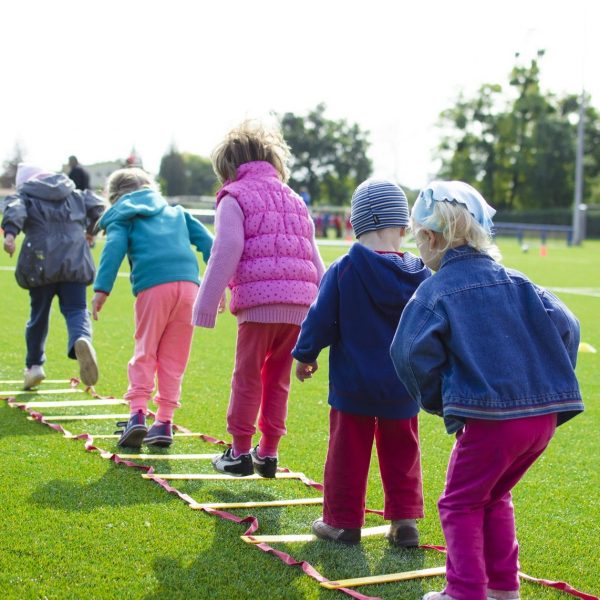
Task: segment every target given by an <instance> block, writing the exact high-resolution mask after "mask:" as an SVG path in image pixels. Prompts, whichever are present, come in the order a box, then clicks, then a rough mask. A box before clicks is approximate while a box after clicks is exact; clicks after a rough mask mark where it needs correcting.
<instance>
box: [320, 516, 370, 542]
mask: <svg viewBox="0 0 600 600" xmlns="http://www.w3.org/2000/svg"><path fill="white" fill-rule="evenodd" d="M312 532H313V533H314V534H315V535H316V536H317V537H318V538H320V539H322V540H331V541H332V542H341V543H342V544H360V527H357V528H356V529H338V528H337V527H332V526H331V525H327V523H325V521H323V519H317V520H316V521H315V522H314V523H313V524H312Z"/></svg>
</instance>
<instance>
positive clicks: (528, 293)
mask: <svg viewBox="0 0 600 600" xmlns="http://www.w3.org/2000/svg"><path fill="white" fill-rule="evenodd" d="M578 346H579V323H578V322H577V319H576V318H575V317H574V316H573V314H572V313H571V311H569V309H568V308H567V307H566V306H565V305H564V304H563V303H562V302H561V301H560V300H559V299H558V298H556V297H555V296H554V295H552V294H551V293H550V292H548V291H547V290H544V289H542V288H540V287H538V286H536V285H534V284H533V283H532V282H531V281H530V280H529V279H528V278H527V277H526V276H525V275H523V274H522V273H519V272H518V271H514V270H512V269H506V268H504V267H503V266H502V265H500V264H498V263H497V262H495V261H494V260H493V259H492V258H491V257H490V256H488V255H487V254H485V253H482V252H478V251H477V250H475V249H473V248H471V247H469V246H461V247H459V248H454V249H451V250H448V251H447V252H446V254H444V256H443V258H442V263H441V267H440V270H439V271H438V272H437V273H436V275H435V276H434V277H432V278H431V279H429V280H427V281H426V282H425V283H423V285H422V286H421V287H420V288H419V289H418V290H417V292H416V294H415V295H414V296H413V298H412V299H411V301H410V302H409V303H408V305H407V306H406V309H405V310H404V312H403V314H402V318H401V319H400V324H399V326H398V331H397V333H396V336H395V338H394V341H393V343H392V347H391V355H392V359H393V361H394V364H395V366H396V369H397V371H398V375H399V376H400V379H401V380H402V381H403V382H404V385H405V386H406V387H407V389H408V390H409V392H410V393H411V395H412V397H413V398H415V400H417V401H418V402H419V404H420V405H421V407H422V408H423V409H425V410H426V411H428V412H431V413H433V414H437V415H440V416H443V417H444V421H445V424H446V429H447V431H448V433H454V432H455V431H457V430H459V429H462V427H463V422H464V419H465V418H469V417H470V418H474V419H516V418H520V417H528V416H535V415H545V414H549V413H557V423H558V424H559V425H560V424H561V423H564V422H565V421H567V420H568V419H570V418H571V417H573V416H575V415H576V414H578V413H579V412H581V411H582V410H583V403H582V402H581V394H580V391H579V385H578V383H577V379H576V377H575V371H574V369H575V362H576V360H577V349H578Z"/></svg>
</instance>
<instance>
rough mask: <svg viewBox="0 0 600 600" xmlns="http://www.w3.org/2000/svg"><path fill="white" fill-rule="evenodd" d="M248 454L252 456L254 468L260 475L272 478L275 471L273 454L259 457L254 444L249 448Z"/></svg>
mask: <svg viewBox="0 0 600 600" xmlns="http://www.w3.org/2000/svg"><path fill="white" fill-rule="evenodd" d="M250 456H251V457H252V464H253V465H254V470H255V471H256V472H257V473H258V474H259V475H260V476H261V477H267V478H269V479H272V478H273V477H275V474H276V473H277V458H276V457H273V456H265V458H261V457H260V455H259V454H258V446H255V447H254V448H252V450H250Z"/></svg>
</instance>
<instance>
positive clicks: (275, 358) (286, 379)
mask: <svg viewBox="0 0 600 600" xmlns="http://www.w3.org/2000/svg"><path fill="white" fill-rule="evenodd" d="M263 326H264V327H268V328H269V329H270V333H269V335H268V338H269V346H268V350H267V353H266V358H265V362H264V365H263V367H262V372H261V379H262V398H261V405H260V415H259V418H258V428H259V429H260V431H261V433H262V436H261V439H260V445H259V454H260V455H261V456H277V447H278V446H279V440H280V439H281V437H282V436H283V435H285V433H286V429H285V420H286V417H287V403H288V396H289V393H290V374H291V370H292V363H293V357H292V350H293V349H294V346H295V345H296V341H297V340H298V335H299V333H300V327H298V326H297V325H289V324H286V323H273V324H270V323H269V324H264V325H263Z"/></svg>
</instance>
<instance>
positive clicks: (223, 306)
mask: <svg viewBox="0 0 600 600" xmlns="http://www.w3.org/2000/svg"><path fill="white" fill-rule="evenodd" d="M226 308H227V293H226V292H223V295H222V296H221V300H220V301H219V308H218V309H217V313H219V314H221V313H223V312H225V309H226Z"/></svg>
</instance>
